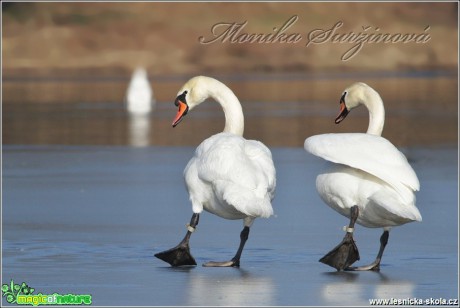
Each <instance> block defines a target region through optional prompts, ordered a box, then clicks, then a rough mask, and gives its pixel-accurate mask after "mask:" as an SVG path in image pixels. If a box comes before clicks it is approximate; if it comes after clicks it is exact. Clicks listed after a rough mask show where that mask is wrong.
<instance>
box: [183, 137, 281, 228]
mask: <svg viewBox="0 0 460 308" xmlns="http://www.w3.org/2000/svg"><path fill="white" fill-rule="evenodd" d="M184 176H185V182H186V186H187V188H188V190H189V194H190V200H191V202H192V206H193V210H194V212H198V213H199V212H201V211H202V210H203V207H204V209H205V210H207V211H209V212H211V213H214V214H216V215H218V216H221V217H224V218H227V219H241V218H245V217H246V216H249V217H254V218H255V217H265V218H266V217H269V216H271V215H272V214H273V209H272V206H271V200H272V199H273V196H274V190H275V184H276V182H275V167H274V165H273V161H272V157H271V153H270V151H269V150H268V148H267V147H266V146H264V145H263V144H262V143H260V142H258V141H254V140H246V139H244V138H243V137H241V136H237V135H234V134H230V133H220V134H217V135H214V136H211V137H210V138H208V139H206V140H205V141H203V142H202V143H201V144H200V145H199V146H198V148H197V149H196V151H195V155H194V157H193V158H192V159H191V160H190V162H189V163H188V165H187V167H186V168H185V170H184Z"/></svg>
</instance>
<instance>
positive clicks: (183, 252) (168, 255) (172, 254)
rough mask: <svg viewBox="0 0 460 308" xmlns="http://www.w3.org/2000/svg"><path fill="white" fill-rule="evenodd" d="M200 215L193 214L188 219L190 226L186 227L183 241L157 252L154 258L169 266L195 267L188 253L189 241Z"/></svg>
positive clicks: (193, 260)
mask: <svg viewBox="0 0 460 308" xmlns="http://www.w3.org/2000/svg"><path fill="white" fill-rule="evenodd" d="M199 219H200V214H197V213H194V214H193V215H192V218H191V219H190V224H188V225H187V233H186V234H185V237H184V239H183V240H182V241H181V242H180V243H179V245H177V246H176V247H174V248H171V249H169V250H166V251H163V252H159V253H157V254H155V257H157V258H158V259H161V260H163V261H165V262H167V263H169V264H171V266H192V265H196V261H195V259H194V258H193V256H192V255H191V253H190V246H189V240H190V236H191V235H192V232H193V231H195V228H196V226H197V225H198V221H199Z"/></svg>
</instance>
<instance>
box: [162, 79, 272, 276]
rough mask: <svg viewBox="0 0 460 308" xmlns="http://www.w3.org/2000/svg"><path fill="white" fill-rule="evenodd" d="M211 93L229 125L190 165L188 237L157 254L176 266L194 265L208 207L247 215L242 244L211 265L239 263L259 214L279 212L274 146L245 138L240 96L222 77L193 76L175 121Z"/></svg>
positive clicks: (234, 216) (186, 175)
mask: <svg viewBox="0 0 460 308" xmlns="http://www.w3.org/2000/svg"><path fill="white" fill-rule="evenodd" d="M207 98H212V99H214V100H215V101H217V102H218V103H219V104H220V105H221V106H222V109H223V111H224V114H225V127H224V131H223V132H222V133H218V134H216V135H213V136H211V137H209V138H208V139H206V140H204V141H203V142H202V143H201V144H200V145H199V146H198V147H197V148H196V151H195V154H194V156H193V157H192V159H191V160H190V161H189V162H188V164H187V166H186V167H185V170H184V178H185V184H186V188H187V190H188V193H189V196H190V202H191V203H192V210H193V215H192V218H191V220H190V223H189V224H188V225H187V233H186V235H185V237H184V239H183V240H182V241H181V242H180V243H179V245H177V246H176V247H174V248H172V249H169V250H167V251H163V252H160V253H157V254H155V256H156V257H157V258H159V259H161V260H163V261H165V262H167V263H169V264H170V265H172V266H184V265H185V266H193V265H196V261H195V259H194V258H193V256H192V255H191V254H190V248H189V239H190V236H191V234H192V232H193V231H194V230H195V228H196V226H197V225H198V221H199V217H200V214H201V213H202V211H203V210H205V211H207V212H210V213H212V214H215V215H217V216H220V217H222V218H225V219H242V220H243V230H242V231H241V233H240V245H239V248H238V250H237V252H236V254H235V256H234V257H233V258H232V259H231V260H230V261H224V262H214V261H211V262H207V263H205V264H203V266H208V267H239V265H240V257H241V253H242V251H243V248H244V245H245V243H246V241H247V239H248V237H249V230H250V227H251V225H252V224H253V222H254V220H255V219H256V218H257V217H263V218H268V217H270V216H271V215H273V208H272V205H271V201H272V200H273V198H274V194H275V186H276V172H275V167H274V164H273V160H272V155H271V152H270V150H269V149H268V148H267V147H266V146H265V145H264V144H263V143H261V142H260V141H256V140H246V139H245V138H243V131H244V117H243V111H242V108H241V104H240V102H239V101H238V98H237V97H236V96H235V94H234V93H233V92H232V90H230V89H229V88H228V87H227V86H226V85H224V84H223V83H222V82H220V81H218V80H216V79H213V78H210V77H205V76H197V77H193V78H192V79H190V80H189V81H188V82H186V83H185V85H184V86H182V88H181V89H180V90H179V92H178V94H177V98H176V100H175V102H174V104H175V105H176V106H178V111H177V114H176V116H175V118H174V120H173V123H172V126H173V127H176V126H177V125H178V124H179V123H180V122H181V121H182V120H183V119H184V117H185V115H186V114H187V113H188V112H189V111H190V110H192V109H193V108H194V107H196V106H198V105H199V104H201V103H202V102H203V101H205V100H206V99H207Z"/></svg>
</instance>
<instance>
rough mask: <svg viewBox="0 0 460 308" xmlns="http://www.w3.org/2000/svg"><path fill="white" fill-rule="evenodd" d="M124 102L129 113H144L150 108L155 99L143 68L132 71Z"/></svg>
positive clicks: (148, 111)
mask: <svg viewBox="0 0 460 308" xmlns="http://www.w3.org/2000/svg"><path fill="white" fill-rule="evenodd" d="M126 102H127V109H128V111H129V113H130V114H134V115H145V114H148V113H150V111H151V110H152V108H153V104H154V103H155V100H154V98H153V91H152V88H151V86H150V82H149V79H148V76H147V72H146V70H145V69H143V68H137V69H136V70H135V71H134V73H133V75H132V77H131V81H130V82H129V86H128V90H127V93H126Z"/></svg>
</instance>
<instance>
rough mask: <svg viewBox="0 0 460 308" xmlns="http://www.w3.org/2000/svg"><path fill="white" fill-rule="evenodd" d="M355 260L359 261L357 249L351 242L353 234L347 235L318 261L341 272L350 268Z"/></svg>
mask: <svg viewBox="0 0 460 308" xmlns="http://www.w3.org/2000/svg"><path fill="white" fill-rule="evenodd" d="M357 260H359V251H358V247H356V244H355V241H354V240H353V234H352V233H347V234H346V235H345V237H344V238H343V240H342V242H341V243H340V244H339V245H337V246H336V247H334V249H332V250H331V251H330V252H328V253H327V254H326V255H325V256H324V257H322V258H321V259H320V260H319V261H320V262H322V263H324V264H327V265H329V266H332V267H334V268H335V269H337V270H338V271H341V270H344V269H346V268H348V267H350V265H352V264H353V263H354V262H356V261H357Z"/></svg>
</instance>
